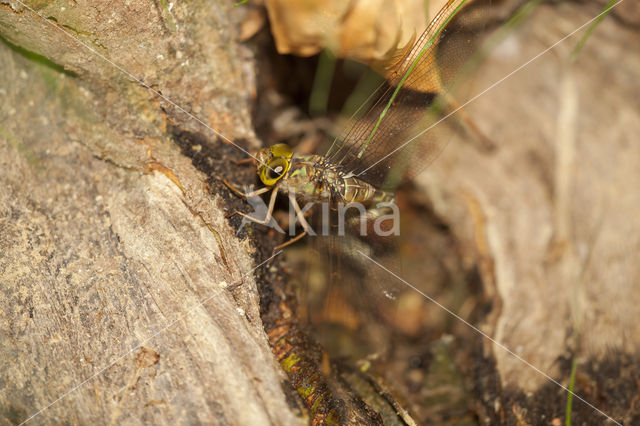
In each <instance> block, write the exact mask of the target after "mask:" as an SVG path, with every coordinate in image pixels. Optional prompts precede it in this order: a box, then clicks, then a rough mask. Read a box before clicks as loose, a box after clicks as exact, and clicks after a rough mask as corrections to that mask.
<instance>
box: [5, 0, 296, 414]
mask: <svg viewBox="0 0 640 426" xmlns="http://www.w3.org/2000/svg"><path fill="white" fill-rule="evenodd" d="M30 4H32V5H33V7H35V8H36V9H37V11H38V12H39V13H40V14H41V15H42V16H43V17H45V18H46V20H44V19H42V18H41V17H39V16H37V15H36V14H34V13H33V12H32V11H29V10H28V9H26V8H25V7H24V6H23V5H21V4H20V2H17V1H2V3H1V4H0V36H1V37H2V38H3V41H2V42H0V70H1V72H0V96H1V99H2V101H1V102H0V164H1V166H0V187H1V190H0V291H1V299H0V300H1V304H2V308H1V309H0V336H1V337H0V353H2V357H0V383H1V385H0V423H2V424H13V423H19V422H22V421H24V420H27V419H31V421H32V422H37V423H38V424H58V423H71V424H106V423H113V424H116V423H117V424H140V423H143V422H144V423H148V424H175V423H182V424H185V423H189V424H191V423H221V424H229V423H243V424H270V423H274V424H295V423H297V422H300V420H299V419H298V418H297V417H296V416H295V415H294V414H293V411H294V410H293V409H292V408H291V407H290V405H289V404H288V403H287V401H286V397H285V390H284V389H286V386H283V383H284V381H285V380H286V379H285V378H284V376H283V374H282V373H281V371H280V367H279V365H278V364H277V363H276V362H275V360H274V358H273V355H272V353H271V350H270V348H269V346H268V343H267V338H266V336H265V334H264V331H263V328H262V323H261V319H260V316H259V312H258V300H257V293H256V289H255V282H254V279H253V274H252V272H253V269H254V267H255V265H254V260H253V258H252V257H251V255H250V253H251V251H252V249H251V247H249V245H248V243H247V242H243V241H239V240H238V239H237V238H236V236H235V235H234V230H233V229H231V228H230V226H229V225H228V223H227V221H226V219H225V218H224V214H225V212H224V210H223V205H224V202H223V201H221V199H220V198H219V197H218V196H217V195H211V194H210V193H209V192H208V188H207V185H205V182H206V180H207V176H206V175H204V174H203V173H202V172H200V171H198V170H197V169H196V168H195V167H194V165H193V164H192V162H191V160H189V159H188V158H187V157H185V156H183V155H182V154H181V153H180V150H179V148H178V147H177V146H176V144H175V143H174V142H173V141H172V140H171V135H170V130H171V129H173V130H174V132H173V133H174V134H176V133H177V132H176V131H175V130H176V128H177V129H178V131H179V132H183V133H182V135H183V136H184V135H185V134H186V135H196V136H197V137H198V140H199V141H200V142H201V143H202V144H205V145H207V146H205V147H202V146H201V147H198V146H195V147H194V148H193V149H200V148H203V149H204V148H207V147H208V149H210V150H212V152H215V151H216V150H219V151H218V152H223V151H224V152H229V151H231V152H232V151H233V149H231V148H229V147H228V146H226V147H225V146H223V143H222V142H221V141H220V140H219V139H218V138H217V137H216V136H215V135H214V134H213V133H211V132H210V131H209V130H207V129H206V128H204V127H203V126H202V125H201V124H200V123H198V122H197V121H194V120H193V119H191V118H190V117H188V116H187V115H186V114H184V113H183V112H181V111H179V110H177V109H176V108H174V107H173V106H172V105H170V104H169V103H167V102H166V101H164V100H161V99H159V98H158V97H156V96H154V95H153V94H152V93H151V92H149V91H148V90H147V89H145V88H143V87H141V86H140V85H139V84H138V83H136V82H133V81H131V80H130V79H129V77H128V76H126V75H124V74H122V72H121V71H119V70H118V69H116V68H115V67H114V66H113V65H112V64H109V63H107V62H106V61H104V60H103V59H101V58H99V57H98V56H96V54H94V53H92V52H90V51H88V50H87V49H86V48H85V47H83V46H82V45H80V44H79V43H78V42H77V41H76V40H74V39H72V38H71V37H69V36H68V35H67V34H70V35H72V36H73V37H77V38H79V39H80V40H81V41H82V42H84V43H86V44H87V45H89V46H90V47H91V48H92V49H94V50H96V51H97V52H98V53H100V54H101V55H104V56H105V57H107V58H109V60H110V61H113V62H114V63H115V64H117V65H118V66H120V67H122V68H123V69H125V70H127V71H128V72H130V73H132V74H133V75H135V76H136V77H137V78H140V79H142V80H143V81H144V82H145V83H147V84H149V85H151V86H152V87H153V88H155V89H157V90H160V91H161V92H162V93H163V94H164V95H166V96H167V97H168V98H170V99H171V100H173V101H174V102H176V103H177V104H178V105H181V106H183V107H185V108H186V109H187V110H189V111H191V112H193V113H194V114H195V115H197V116H198V117H199V118H201V119H202V120H203V121H204V122H206V123H207V124H209V125H210V126H211V127H213V128H215V129H217V130H219V131H221V132H222V133H223V134H224V135H226V136H227V137H229V138H231V139H232V140H238V139H241V138H244V139H246V143H249V144H250V146H256V145H255V138H254V137H253V134H252V132H251V130H250V129H251V126H250V122H249V118H248V117H249V113H248V108H249V105H250V102H251V97H252V95H253V93H252V90H254V84H253V69H252V61H251V55H250V54H248V53H247V51H246V50H244V49H243V48H241V47H240V46H239V44H238V43H237V42H236V34H237V32H236V31H237V30H236V21H237V19H239V17H238V15H234V13H239V12H233V13H232V12H231V8H230V3H229V2H217V3H215V4H210V3H207V2H196V3H189V4H182V3H181V4H172V6H173V7H172V8H169V7H167V6H165V2H156V3H149V2H140V1H128V2H116V3H113V2H109V3H86V2H71V3H69V2H52V3H48V4H43V3H38V4H37V5H36V4H35V3H33V2H31V3H30ZM167 4H168V3H167ZM61 29H62V30H64V31H66V32H67V34H65V33H64V32H62V31H61ZM173 126H177V127H173ZM184 132H187V133H184ZM223 157H224V155H223V154H220V158H221V161H222V162H224V160H225V158H223ZM232 283H241V285H240V286H238V287H237V288H234V289H229V288H228V285H230V284H232ZM34 415H35V417H33V416H34Z"/></svg>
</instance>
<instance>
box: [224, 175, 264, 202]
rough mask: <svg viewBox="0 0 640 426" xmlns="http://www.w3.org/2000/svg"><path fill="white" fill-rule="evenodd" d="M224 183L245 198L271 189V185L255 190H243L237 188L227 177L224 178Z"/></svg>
mask: <svg viewBox="0 0 640 426" xmlns="http://www.w3.org/2000/svg"><path fill="white" fill-rule="evenodd" d="M222 183H224V184H225V185H226V186H227V188H229V189H230V190H232V191H233V192H234V193H236V194H238V195H239V196H241V197H244V198H251V197H255V196H256V195H260V194H264V193H265V192H267V191H269V190H270V189H271V188H270V187H268V186H265V187H264V188H260V189H256V190H255V191H251V192H243V191H242V190H240V189H238V188H236V187H235V186H234V185H233V184H232V183H231V182H229V181H228V180H226V179H222Z"/></svg>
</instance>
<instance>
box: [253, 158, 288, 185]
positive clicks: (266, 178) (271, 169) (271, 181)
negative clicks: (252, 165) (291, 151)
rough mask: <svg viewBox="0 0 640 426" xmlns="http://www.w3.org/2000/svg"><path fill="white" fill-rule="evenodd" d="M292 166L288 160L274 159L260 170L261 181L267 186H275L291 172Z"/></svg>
mask: <svg viewBox="0 0 640 426" xmlns="http://www.w3.org/2000/svg"><path fill="white" fill-rule="evenodd" d="M290 165H291V161H290V160H289V159H288V158H283V157H274V158H272V159H271V160H270V161H269V162H268V163H267V164H266V165H265V166H264V167H262V168H261V169H260V172H259V175H260V180H261V181H262V183H264V184H265V185H267V186H271V185H275V183H276V182H277V181H278V180H280V179H281V178H282V176H284V174H285V173H286V172H287V171H288V170H289V166H290Z"/></svg>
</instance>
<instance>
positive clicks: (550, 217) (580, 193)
mask: <svg viewBox="0 0 640 426" xmlns="http://www.w3.org/2000/svg"><path fill="white" fill-rule="evenodd" d="M600 11H601V8H600V7H599V6H598V5H597V4H589V5H577V4H575V5H574V4H564V5H556V6H550V5H542V6H540V7H539V8H538V9H537V11H536V12H535V14H534V15H533V16H532V17H531V18H530V19H529V20H528V21H527V22H526V23H525V24H524V25H523V26H522V28H519V29H518V30H517V31H516V32H515V33H514V35H513V37H511V38H509V39H508V40H507V41H506V42H505V43H504V44H502V45H501V46H499V47H498V49H497V50H496V51H494V53H493V54H492V55H491V57H490V58H489V60H488V61H487V63H486V64H485V65H484V66H483V68H482V69H481V70H480V72H479V73H478V76H477V79H476V80H475V82H474V88H473V91H474V93H475V92H478V93H479V92H481V91H482V90H484V89H485V88H487V87H489V86H490V85H491V84H493V83H494V82H496V81H497V80H498V79H499V78H501V77H503V76H505V75H506V74H508V73H509V72H510V71H512V70H515V69H516V68H517V67H519V66H520V65H521V64H524V63H525V62H526V61H528V60H529V59H530V58H532V57H534V56H535V55H537V54H538V53H540V52H542V51H543V50H545V49H546V48H547V47H548V46H551V45H552V44H553V43H555V42H556V41H558V40H560V39H561V38H562V37H564V36H565V35H566V34H568V33H569V32H571V31H573V30H575V29H576V28H578V27H579V26H580V25H582V24H583V23H585V22H587V21H588V20H589V19H591V18H592V17H594V16H596V15H597V14H598V13H599V12H600ZM617 12H621V11H617ZM582 34H583V33H579V35H578V36H577V37H573V38H571V39H569V40H567V41H565V42H563V43H562V44H560V45H558V46H557V47H556V48H555V49H554V50H553V51H551V52H549V53H547V54H545V55H544V56H542V57H540V58H539V59H538V60H536V61H535V62H532V63H531V64H529V65H527V66H526V67H525V68H524V69H522V71H520V72H519V73H518V74H516V75H514V76H513V77H510V78H509V79H507V80H505V81H504V82H502V83H501V84H500V85H498V86H497V87H495V88H493V89H491V90H490V91H489V92H487V93H486V94H484V95H483V96H481V97H480V98H479V99H477V100H476V101H474V102H473V103H472V104H471V105H469V106H468V107H467V108H466V111H467V112H468V113H469V115H470V116H472V117H473V119H474V120H475V121H476V123H477V124H478V125H479V127H480V128H481V130H482V132H483V133H484V134H486V135H489V136H490V137H491V139H492V140H493V141H494V142H495V143H496V144H497V146H498V149H497V151H496V152H494V153H492V154H483V153H480V152H478V150H476V149H474V147H473V146H472V144H469V143H465V142H464V141H461V140H457V141H455V142H453V143H451V144H450V145H449V146H448V148H447V149H446V150H445V152H444V153H443V155H442V156H441V157H440V158H439V159H438V161H437V162H436V163H435V164H434V165H433V166H432V167H431V168H430V169H429V170H428V171H427V172H425V173H424V174H423V175H422V176H421V177H420V179H419V180H418V181H419V182H420V184H421V185H423V187H424V188H425V190H426V191H428V193H430V194H431V199H432V200H434V206H435V208H436V210H437V211H438V212H439V214H440V215H441V216H442V217H444V218H446V220H447V222H448V223H450V224H451V225H452V229H453V230H454V232H455V233H456V234H457V236H458V239H459V240H460V241H461V242H462V243H463V246H464V247H466V248H467V254H468V255H469V257H470V258H471V259H474V261H476V262H478V264H479V267H480V271H481V273H482V278H483V282H484V284H485V286H486V291H487V292H488V294H489V295H490V297H491V298H492V300H493V309H492V312H491V314H490V315H489V317H488V319H487V322H486V323H485V327H484V331H485V332H487V333H488V334H489V335H490V336H491V337H492V338H494V339H495V340H496V341H498V342H500V343H501V344H503V345H505V346H506V347H508V348H509V349H510V350H512V351H513V352H514V353H515V354H517V355H518V356H520V357H522V358H523V359H525V360H527V361H528V362H530V363H531V364H533V365H535V366H536V367H537V368H539V369H540V370H542V371H544V372H545V373H546V374H548V375H550V376H551V377H553V378H554V379H557V380H558V381H560V382H562V383H563V384H564V385H566V386H567V385H568V369H567V366H568V360H570V359H572V358H576V359H578V360H579V361H580V367H579V368H578V371H579V372H582V373H581V374H584V376H582V379H583V380H582V383H583V384H582V386H580V385H579V386H578V387H577V389H576V392H577V394H579V395H580V396H582V397H584V398H585V399H587V400H589V401H590V402H591V403H593V404H595V405H596V406H598V407H600V408H601V409H602V410H603V411H605V412H606V413H607V414H609V415H611V416H613V417H615V418H616V419H618V421H620V420H625V423H626V422H629V424H631V423H634V421H633V420H632V419H636V420H635V421H637V415H638V413H637V411H634V408H633V404H632V399H633V398H634V395H635V394H636V393H637V392H638V388H637V384H635V383H633V379H632V378H631V377H633V375H634V374H637V369H633V368H631V369H630V370H629V369H628V367H627V366H629V367H630V365H633V364H635V365H636V366H637V359H638V353H639V351H640V329H639V328H638V327H639V324H638V321H637V318H638V317H639V316H640V297H639V295H640V288H639V287H638V286H639V285H640V267H639V266H638V265H640V238H639V235H640V221H638V220H637V216H638V212H639V211H640V196H639V194H640V192H638V191H637V190H636V189H635V188H638V187H639V185H640V145H638V143H637V135H638V133H639V132H640V115H639V113H638V111H639V109H638V106H639V104H638V99H640V90H639V87H638V84H637V81H638V77H639V74H638V70H640V55H638V50H637V49H634V48H633V47H632V46H635V45H637V44H638V43H640V33H639V32H638V29H637V27H635V28H633V27H631V26H627V25H625V24H624V23H623V22H622V21H620V20H619V19H616V18H615V17H612V16H610V17H608V18H607V19H605V20H604V21H603V22H602V23H601V24H600V26H599V27H598V28H597V29H596V31H595V32H594V33H593V35H592V37H591V39H589V40H588V42H587V44H586V46H585V48H584V50H583V51H582V52H581V53H580V55H579V57H578V59H577V60H576V61H575V62H573V63H570V61H569V60H568V57H569V54H570V52H571V49H573V47H574V46H575V45H576V43H577V41H578V39H579V37H580V36H581V35H582ZM484 343H485V345H484V347H485V351H486V355H488V356H490V357H491V358H493V359H494V360H495V363H496V368H497V371H496V373H497V375H498V378H499V383H500V386H501V387H502V389H503V391H500V392H499V394H500V395H501V396H500V397H498V398H495V399H494V398H493V397H491V398H488V399H487V400H486V401H485V402H486V404H487V406H488V407H491V408H488V410H487V411H489V412H490V413H491V416H495V417H493V421H497V419H499V418H500V417H499V416H500V413H502V415H503V416H504V413H505V412H506V413H507V415H508V416H510V417H511V418H515V412H513V410H512V408H513V407H512V405H511V404H513V401H514V400H516V401H517V400H518V398H519V397H517V395H528V397H529V398H530V399H529V400H528V402H527V398H523V399H520V400H519V401H518V402H519V403H520V405H521V406H523V403H524V404H527V405H524V407H525V408H527V409H528V414H525V415H524V417H523V418H524V419H525V420H526V421H530V422H533V423H537V422H538V421H539V417H536V415H540V413H544V414H546V415H547V416H550V417H552V416H557V417H560V418H562V417H563V415H564V404H565V401H566V398H567V394H566V392H565V391H563V390H562V389H560V388H559V387H557V386H556V385H553V384H550V383H549V382H548V380H547V379H546V378H545V377H544V376H543V375H542V374H540V372H538V371H535V370H534V369H532V368H529V367H528V366H526V365H524V364H523V362H522V361H521V360H518V359H515V358H514V357H513V356H511V355H510V354H508V353H507V352H506V351H504V350H503V349H501V348H499V347H497V346H495V345H493V344H492V343H491V342H489V341H487V340H485V342H484ZM605 359H606V360H607V361H608V362H610V363H613V364H612V365H613V366H614V367H613V368H612V370H610V371H608V372H607V373H598V374H593V371H591V372H589V373H587V372H586V371H585V370H589V369H590V368H591V367H590V366H594V369H595V371H597V370H598V366H602V363H603V360H605ZM633 360H635V361H633ZM625 370H626V371H627V372H626V373H625ZM633 371H635V373H633ZM479 374H486V372H485V371H483V372H479ZM603 379H604V380H603ZM579 383H580V381H579ZM618 392H620V393H622V394H623V395H625V396H624V397H620V398H618V397H614V395H616V394H617V393H618ZM545 393H546V396H544V394H545ZM490 394H491V392H486V395H490ZM494 408H495V410H496V411H495V412H494ZM536 410H538V411H536ZM575 410H577V411H578V413H579V414H578V415H579V417H578V418H577V419H578V420H582V421H585V422H587V423H589V424H594V423H599V422H604V421H605V420H606V418H605V417H604V416H602V415H600V414H599V413H597V412H596V411H595V410H593V409H592V408H590V407H587V406H585V405H583V404H581V403H579V402H576V403H575ZM503 419H504V417H503ZM577 419H576V418H575V414H574V421H576V420H577Z"/></svg>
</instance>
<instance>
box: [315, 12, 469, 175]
mask: <svg viewBox="0 0 640 426" xmlns="http://www.w3.org/2000/svg"><path fill="white" fill-rule="evenodd" d="M471 2H472V1H471V0H449V1H448V2H447V4H446V5H445V6H444V7H443V8H442V9H441V10H440V12H439V13H438V14H437V15H436V16H435V17H434V19H433V20H432V21H431V23H430V24H429V26H428V27H427V29H426V30H425V31H424V32H423V33H422V35H421V36H420V37H419V38H418V39H417V40H416V41H415V43H414V44H413V45H412V46H411V47H410V48H406V49H404V50H403V51H402V54H403V55H400V56H398V57H397V58H395V59H394V60H393V61H392V62H393V64H392V65H391V66H390V68H389V69H388V71H385V74H386V77H385V82H383V83H382V85H381V86H380V87H379V88H378V90H377V91H376V92H375V93H374V94H373V95H372V96H371V97H370V99H371V100H372V101H371V102H370V103H369V104H366V105H363V107H361V111H360V113H358V112H357V113H356V115H355V116H354V117H353V118H352V121H351V123H350V124H349V125H348V126H347V128H346V130H345V132H344V133H343V134H342V135H340V137H338V138H337V139H336V141H335V142H334V144H333V145H332V146H331V148H330V149H329V151H328V153H327V155H326V156H327V158H328V159H329V161H330V162H332V163H334V164H339V165H341V166H342V167H343V169H344V170H345V171H347V172H352V173H353V174H355V175H358V176H359V177H360V178H361V179H363V180H365V181H367V182H369V183H371V184H373V185H375V186H377V187H381V188H391V187H392V186H393V185H394V184H395V183H397V182H396V181H397V179H395V178H394V177H393V176H391V177H390V173H391V172H392V171H394V173H396V172H395V171H398V170H400V171H402V170H404V171H407V170H408V169H409V168H411V169H412V170H413V173H412V174H415V172H416V171H417V168H418V166H409V164H410V163H412V162H413V160H414V159H418V161H417V163H419V165H420V166H419V167H420V168H424V167H426V165H428V164H429V163H430V162H431V161H433V159H434V158H435V157H436V156H437V155H438V154H439V153H440V151H441V150H442V149H443V148H444V146H445V145H446V143H447V142H448V140H449V139H450V136H451V135H448V136H447V135H446V134H445V135H443V134H442V133H445V132H443V131H438V130H436V129H437V127H438V126H434V124H435V123H436V122H437V121H438V120H439V118H440V117H441V116H442V112H443V110H444V109H445V107H446V103H445V102H444V101H443V99H447V95H448V93H449V92H450V91H451V89H452V87H453V85H454V82H455V81H456V75H455V73H454V72H453V70H454V69H457V68H459V67H457V66H451V65H450V64H451V63H454V62H455V63H456V64H458V63H459V62H461V60H460V57H461V56H467V52H466V51H465V49H458V48H457V49H454V51H453V53H451V54H450V55H449V56H447V57H445V58H442V57H441V55H440V54H439V47H441V46H442V45H443V43H446V42H447V40H450V39H451V38H452V32H456V31H457V32H459V33H461V31H462V30H460V29H458V28H456V27H452V26H450V25H449V24H450V22H451V21H452V19H453V18H454V17H456V16H457V14H458V13H459V12H460V11H461V10H462V9H463V8H464V7H465V6H467V5H468V4H470V3H471ZM464 36H465V37H467V38H468V39H469V42H468V45H469V46H471V40H472V39H474V38H475V33H472V32H470V33H469V34H465V35H464ZM448 53H450V52H448ZM458 53H459V54H458ZM431 126H433V127H431ZM425 129H428V130H427V131H426V132H424V133H422V134H421V135H420V136H419V137H417V138H415V139H414V140H411V141H410V139H411V137H412V136H415V135H416V134H418V133H420V132H422V131H423V130H425ZM400 173H401V174H404V173H402V172H400Z"/></svg>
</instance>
